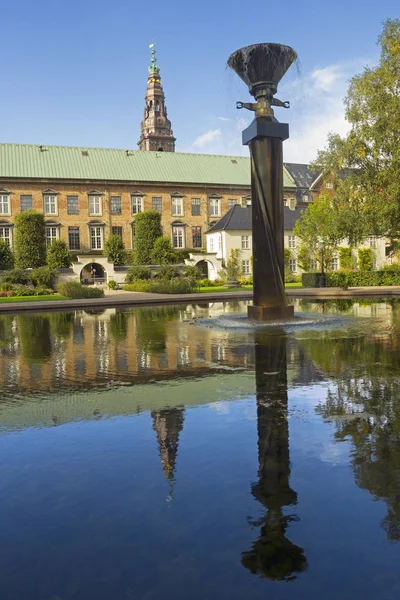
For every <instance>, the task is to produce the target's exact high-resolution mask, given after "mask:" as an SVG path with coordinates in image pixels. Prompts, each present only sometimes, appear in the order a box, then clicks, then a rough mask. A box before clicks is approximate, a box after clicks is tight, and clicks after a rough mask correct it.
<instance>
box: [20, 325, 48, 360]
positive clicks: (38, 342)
mask: <svg viewBox="0 0 400 600" xmlns="http://www.w3.org/2000/svg"><path fill="white" fill-rule="evenodd" d="M17 323H18V334H19V340H20V342H21V351H22V356H23V357H24V358H25V359H26V360H27V361H29V362H32V363H36V362H39V363H40V362H43V361H45V360H47V359H48V358H49V357H50V356H51V338H50V322H49V317H48V316H47V315H20V316H18V317H17Z"/></svg>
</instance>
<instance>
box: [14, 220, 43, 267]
mask: <svg viewBox="0 0 400 600" xmlns="http://www.w3.org/2000/svg"><path fill="white" fill-rule="evenodd" d="M14 222H15V265H16V266H17V267H18V268H20V269H29V268H35V267H42V266H43V265H45V264H46V241H45V225H44V216H43V215H42V214H41V213H38V212H36V211H34V210H27V211H25V212H23V213H20V214H19V215H16V216H15V220H14Z"/></svg>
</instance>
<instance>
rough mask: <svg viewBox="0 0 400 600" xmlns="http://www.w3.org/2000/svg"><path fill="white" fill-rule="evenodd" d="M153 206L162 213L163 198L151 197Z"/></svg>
mask: <svg viewBox="0 0 400 600" xmlns="http://www.w3.org/2000/svg"><path fill="white" fill-rule="evenodd" d="M151 208H152V209H153V210H156V211H157V212H159V213H162V198H159V197H157V198H152V199H151Z"/></svg>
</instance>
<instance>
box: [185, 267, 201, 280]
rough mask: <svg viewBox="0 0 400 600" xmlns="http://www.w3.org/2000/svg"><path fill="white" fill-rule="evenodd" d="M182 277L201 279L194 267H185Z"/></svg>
mask: <svg viewBox="0 0 400 600" xmlns="http://www.w3.org/2000/svg"><path fill="white" fill-rule="evenodd" d="M183 276H184V277H191V278H192V279H201V277H202V274H201V272H200V269H198V267H196V266H195V265H187V266H186V267H185V268H184V269H183Z"/></svg>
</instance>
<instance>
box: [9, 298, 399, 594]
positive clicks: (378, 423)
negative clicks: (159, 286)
mask: <svg viewBox="0 0 400 600" xmlns="http://www.w3.org/2000/svg"><path fill="white" fill-rule="evenodd" d="M296 311H297V312H298V313H300V316H301V317H302V319H303V324H302V326H288V327H284V326H275V327H268V326H267V327H248V326H247V324H245V323H244V320H243V319H242V315H243V314H245V313H246V303H244V302H232V303H214V304H202V305H188V306H175V307H162V308H151V309H150V308H135V309H129V310H118V309H109V310H104V311H77V312H74V313H57V312H53V313H51V314H50V313H49V314H39V313H38V314H32V315H25V314H23V315H16V316H0V378H1V383H0V389H1V395H0V397H1V399H0V514H1V527H0V590H1V598H4V599H5V600H25V599H26V600H56V599H58V600H60V599H61V600H91V599H93V600H106V599H107V600H109V599H113V600H128V599H129V600H166V599H171V600H172V599H173V600H188V599H196V600H197V599H198V600H205V599H207V600H208V599H214V598H215V599H218V600H219V599H225V598H226V599H227V600H228V599H229V600H232V599H233V600H243V599H247V598H252V599H257V600H258V599H260V600H261V599H263V600H264V599H266V598H268V599H269V598H271V599H274V600H275V599H277V600H281V599H282V600H283V599H285V600H286V599H289V600H291V599H293V600H298V599H307V600H308V599H310V598H320V597H324V598H327V599H335V600H336V599H337V598H341V599H349V600H350V599H352V600H353V599H354V598H358V597H362V598H364V599H369V598H371V599H375V598H380V599H384V600H385V599H392V598H393V599H394V598H396V599H397V598H399V596H400V572H399V569H398V564H399V559H400V544H399V540H400V304H399V303H398V302H396V301H392V300H390V301H363V302H361V301H357V302H353V301H349V300H345V301H326V302H321V303H309V302H300V301H298V302H297V304H296Z"/></svg>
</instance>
